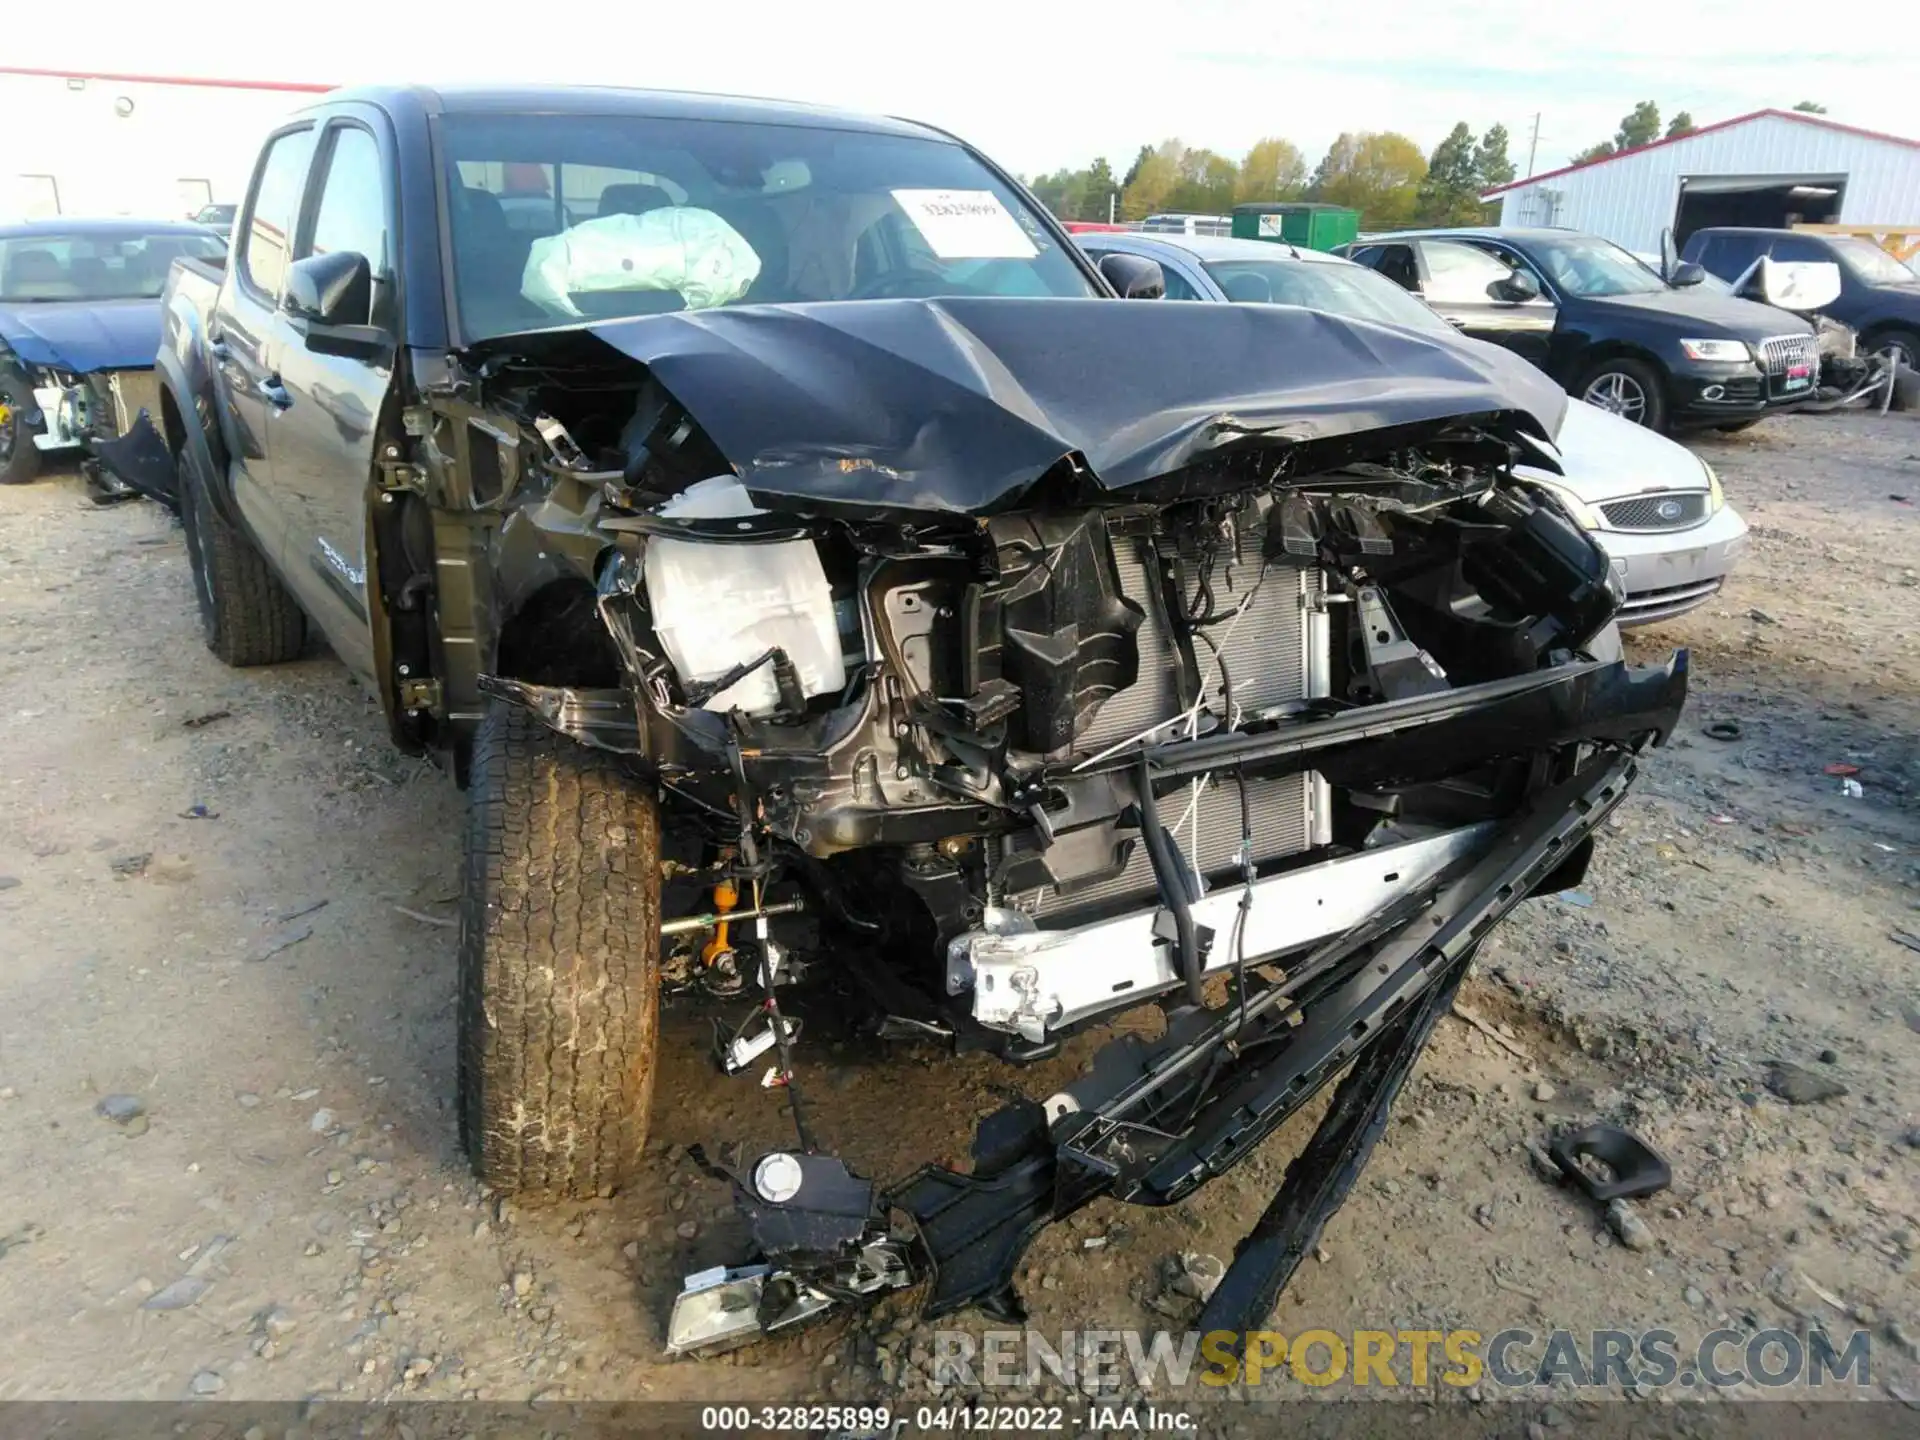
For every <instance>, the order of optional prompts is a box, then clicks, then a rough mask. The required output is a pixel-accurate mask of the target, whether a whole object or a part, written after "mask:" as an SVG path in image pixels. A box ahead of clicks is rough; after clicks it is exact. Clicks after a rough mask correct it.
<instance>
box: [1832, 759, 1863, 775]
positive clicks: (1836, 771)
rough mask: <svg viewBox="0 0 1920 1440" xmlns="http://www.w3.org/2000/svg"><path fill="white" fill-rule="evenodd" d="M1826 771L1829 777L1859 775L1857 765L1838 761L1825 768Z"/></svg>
mask: <svg viewBox="0 0 1920 1440" xmlns="http://www.w3.org/2000/svg"><path fill="white" fill-rule="evenodd" d="M1826 770H1827V774H1829V775H1858V774H1859V773H1860V767H1859V766H1858V765H1849V764H1847V763H1846V762H1845V761H1840V760H1836V761H1835V762H1834V763H1833V764H1831V765H1829V766H1827V767H1826Z"/></svg>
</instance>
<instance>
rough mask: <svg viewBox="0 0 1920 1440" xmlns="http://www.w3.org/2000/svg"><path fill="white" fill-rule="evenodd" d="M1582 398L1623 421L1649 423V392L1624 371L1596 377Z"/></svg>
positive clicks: (1610, 371)
mask: <svg viewBox="0 0 1920 1440" xmlns="http://www.w3.org/2000/svg"><path fill="white" fill-rule="evenodd" d="M1580 398H1581V399H1582V400H1585V401H1586V402H1587V403H1588V404H1589V405H1596V406H1598V407H1599V408H1600V409H1602V410H1606V411H1610V412H1611V413H1613V414H1615V415H1618V416H1619V417H1620V418H1621V419H1622V420H1631V421H1632V422H1633V423H1634V424H1636V425H1644V424H1646V423H1647V392H1646V391H1645V390H1643V389H1641V388H1640V382H1639V381H1638V380H1636V379H1634V378H1633V376H1631V375H1629V374H1627V373H1626V372H1625V371H1623V370H1608V371H1605V372H1604V373H1602V374H1599V375H1596V376H1594V377H1593V379H1592V380H1591V381H1590V382H1589V383H1588V385H1587V388H1586V390H1585V391H1584V392H1583V393H1582V394H1581V396H1580Z"/></svg>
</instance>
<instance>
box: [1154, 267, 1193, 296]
mask: <svg viewBox="0 0 1920 1440" xmlns="http://www.w3.org/2000/svg"><path fill="white" fill-rule="evenodd" d="M1160 273H1161V275H1163V276H1164V277H1165V278H1166V282H1167V299H1169V300H1198V299H1199V298H1200V292H1199V291H1198V290H1196V289H1194V288H1193V283H1192V282H1191V281H1190V280H1188V279H1187V277H1186V276H1184V275H1182V274H1181V273H1180V272H1179V271H1178V270H1176V269H1174V268H1173V266H1171V265H1168V264H1165V263H1162V264H1161V266H1160Z"/></svg>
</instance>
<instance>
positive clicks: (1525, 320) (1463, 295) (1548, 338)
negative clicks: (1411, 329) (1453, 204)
mask: <svg viewBox="0 0 1920 1440" xmlns="http://www.w3.org/2000/svg"><path fill="white" fill-rule="evenodd" d="M1418 249H1419V258H1420V271H1421V278H1420V293H1421V295H1422V296H1424V297H1425V299H1426V302H1427V303H1428V304H1429V305H1431V306H1433V308H1434V309H1436V310H1438V311H1439V312H1440V313H1441V314H1442V315H1444V316H1446V317H1447V319H1448V320H1450V321H1451V322H1453V323H1454V324H1455V325H1458V326H1459V327H1460V328H1461V329H1462V330H1464V331H1465V332H1466V333H1467V334H1469V335H1471V336H1473V337H1474V339H1476V340H1487V341H1490V342H1492V343H1493V344H1495V345H1504V346H1506V347H1507V349H1509V350H1513V351H1516V352H1517V353H1519V354H1521V355H1524V356H1525V357H1526V358H1527V359H1529V360H1531V361H1532V362H1533V363H1534V364H1535V365H1538V366H1540V367H1541V368H1542V369H1545V368H1546V364H1547V351H1548V348H1549V346H1550V345H1551V343H1552V340H1553V327H1554V325H1555V323H1556V322H1557V321H1558V320H1559V310H1558V309H1557V308H1556V307H1555V305H1554V303H1553V301H1552V300H1551V299H1549V298H1548V297H1547V295H1546V293H1545V291H1544V290H1542V292H1541V293H1540V294H1539V295H1536V296H1534V297H1533V298H1531V299H1526V300H1522V299H1517V298H1515V297H1514V296H1513V295H1512V294H1510V293H1509V292H1508V291H1507V288H1506V287H1507V285H1508V284H1509V282H1511V281H1512V279H1513V277H1514V274H1515V272H1516V268H1517V263H1518V262H1517V257H1513V258H1511V259H1502V258H1501V257H1500V256H1498V255H1495V254H1493V253H1492V252H1491V251H1488V250H1484V249H1482V248H1480V247H1479V246H1478V245H1470V244H1468V243H1467V242H1466V241H1464V240H1422V241H1420V242H1419V247H1418ZM1529 273H1531V272H1529ZM1533 278H1534V281H1535V284H1536V285H1538V284H1539V279H1538V277H1537V276H1534V277H1533Z"/></svg>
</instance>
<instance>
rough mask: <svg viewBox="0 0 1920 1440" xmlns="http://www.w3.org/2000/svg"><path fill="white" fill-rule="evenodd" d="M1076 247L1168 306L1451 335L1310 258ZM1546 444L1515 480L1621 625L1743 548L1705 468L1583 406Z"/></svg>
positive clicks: (1318, 256)
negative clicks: (1152, 269) (1578, 537)
mask: <svg viewBox="0 0 1920 1440" xmlns="http://www.w3.org/2000/svg"><path fill="white" fill-rule="evenodd" d="M1074 240H1075V241H1076V242H1077V243H1078V244H1079V246H1080V247H1081V249H1083V250H1085V251H1086V252H1087V253H1088V254H1089V255H1092V256H1093V257H1094V258H1095V259H1096V260H1097V259H1098V258H1099V257H1100V256H1102V255H1110V254H1114V253H1116V252H1119V253H1124V254H1128V255H1140V256H1144V257H1145V258H1147V259H1150V260H1155V261H1158V262H1159V265H1160V269H1161V273H1162V274H1164V275H1165V276H1166V282H1167V295H1166V298H1167V299H1169V300H1211V301H1240V302H1252V303H1261V302H1265V303H1268V304H1279V305H1299V306H1301V307H1303V308H1305V309H1308V310H1321V311H1325V312H1327V313H1329V314H1334V315H1343V316H1348V317H1351V318H1355V319H1361V320H1377V321H1380V322H1382V323H1384V324H1390V325H1401V326H1405V327H1408V328H1411V329H1419V330H1445V331H1447V332H1448V333H1450V334H1457V332H1455V331H1454V329H1453V327H1452V326H1451V325H1449V324H1448V323H1447V322H1446V321H1445V320H1443V319H1441V318H1440V316H1439V315H1437V314H1436V313H1434V311H1432V310H1430V309H1429V308H1427V306H1426V305H1425V304H1424V303H1423V302H1421V301H1420V300H1419V299H1418V298H1416V297H1415V296H1412V295H1409V294H1408V293H1407V292H1406V291H1405V290H1402V289H1401V288H1400V287H1399V286H1398V285H1395V284H1394V283H1393V282H1392V281H1391V280H1388V279H1387V278H1386V277H1385V276H1382V275H1379V274H1376V273H1375V272H1374V271H1372V270H1369V269H1367V268H1366V267H1365V266H1362V265H1356V264H1354V263H1353V262H1352V261H1350V260H1343V259H1341V258H1340V257H1339V256H1337V255H1326V254H1322V253H1321V252H1319V251H1317V250H1301V249H1297V248H1296V247H1294V246H1291V245H1287V244H1275V243H1274V242H1272V241H1267V240H1231V239H1218V238H1213V237H1209V236H1200V235H1151V236H1149V235H1143V234H1138V233H1134V234H1125V235H1117V234H1104V233H1091V234H1085V235H1076V236H1074ZM1457 338H1459V339H1461V340H1462V342H1463V343H1465V344H1480V343H1482V342H1480V341H1476V340H1468V339H1466V337H1464V336H1458V337H1457ZM1555 438H1556V442H1557V443H1556V447H1555V449H1556V452H1557V455H1556V458H1557V460H1558V463H1559V466H1560V470H1561V473H1560V474H1555V473H1553V471H1552V470H1551V469H1546V468H1534V467H1530V466H1521V467H1518V472H1517V473H1519V474H1520V475H1522V476H1523V477H1525V478H1526V479H1527V480H1529V481H1531V482H1532V483H1534V484H1536V485H1539V486H1541V487H1542V488H1544V489H1547V490H1551V491H1552V492H1553V493H1554V495H1555V496H1556V497H1557V498H1558V499H1559V500H1560V501H1561V503H1562V504H1563V505H1564V506H1565V507H1566V509H1567V511H1568V512H1569V513H1570V514H1571V515H1572V516H1573V517H1574V519H1575V520H1577V521H1578V522H1579V523H1580V524H1581V525H1582V526H1583V527H1584V528H1586V529H1587V530H1590V531H1591V532H1593V535H1594V538H1595V539H1597V540H1598V541H1599V542H1600V543H1601V545H1602V546H1604V547H1605V549H1606V551H1607V553H1608V554H1609V555H1610V556H1612V558H1613V568H1614V572H1615V573H1616V574H1617V575H1619V576H1620V579H1621V581H1622V583H1623V585H1624V586H1625V589H1626V601H1625V603H1624V604H1622V605H1621V607H1620V613H1619V617H1618V618H1619V623H1620V624H1621V626H1622V627H1627V626H1633V625H1651V624H1653V623H1654V622H1655V621H1658V620H1671V619H1672V618H1673V617H1674V616H1676V615H1683V614H1685V613H1686V612H1687V611H1689V610H1692V609H1693V608H1695V607H1696V606H1699V605H1704V604H1705V603H1706V602H1707V601H1708V600H1710V599H1712V598H1713V596H1714V595H1715V594H1717V593H1718V592H1719V589H1720V587H1721V585H1722V584H1724V583H1725V581H1726V578H1727V575H1728V573H1729V572H1730V571H1731V570H1732V569H1733V566H1734V562H1735V561H1736V560H1738V559H1739V557H1740V554H1741V552H1742V551H1744V550H1745V549H1746V547H1747V524H1746V521H1744V520H1742V519H1741V518H1740V516H1739V513H1738V512H1737V511H1735V510H1734V508H1733V507H1732V506H1731V505H1729V504H1727V501H1726V496H1725V495H1724V494H1723V493H1722V491H1721V488H1720V480H1719V477H1718V476H1716V475H1715V474H1714V473H1713V468H1712V467H1711V466H1710V465H1708V464H1707V463H1706V461H1704V460H1702V459H1701V458H1700V457H1699V456H1698V455H1695V454H1694V453H1693V452H1692V451H1691V450H1689V449H1687V447H1686V446H1684V445H1680V444H1676V443H1675V442H1674V441H1672V440H1669V439H1667V438H1666V437H1665V436H1664V435H1659V434H1656V433H1655V432H1653V431H1651V430H1648V429H1646V428H1644V427H1643V426H1639V425H1635V424H1633V423H1632V422H1631V421H1628V420H1622V419H1621V418H1620V417H1619V416H1617V415H1610V414H1608V413H1607V412H1606V411H1604V410H1600V409H1597V408H1595V407H1594V406H1592V405H1588V404H1586V403H1585V402H1584V401H1580V400H1569V401H1568V402H1567V414H1566V419H1565V420H1563V421H1562V422H1561V426H1560V433H1559V435H1558V436H1557V437H1555Z"/></svg>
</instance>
